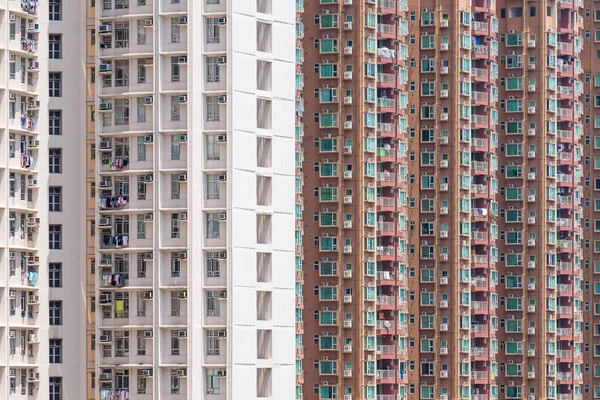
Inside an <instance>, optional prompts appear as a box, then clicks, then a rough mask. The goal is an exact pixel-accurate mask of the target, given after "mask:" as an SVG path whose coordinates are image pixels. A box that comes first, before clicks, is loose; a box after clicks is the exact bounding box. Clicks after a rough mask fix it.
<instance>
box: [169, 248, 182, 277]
mask: <svg viewBox="0 0 600 400" xmlns="http://www.w3.org/2000/svg"><path fill="white" fill-rule="evenodd" d="M175 256H177V257H175ZM180 276H181V260H180V259H179V254H178V253H171V278H179V277H180Z"/></svg>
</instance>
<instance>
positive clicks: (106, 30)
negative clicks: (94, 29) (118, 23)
mask: <svg viewBox="0 0 600 400" xmlns="http://www.w3.org/2000/svg"><path fill="white" fill-rule="evenodd" d="M111 32H112V25H100V26H99V27H98V33H99V34H100V35H102V34H110V33H111Z"/></svg>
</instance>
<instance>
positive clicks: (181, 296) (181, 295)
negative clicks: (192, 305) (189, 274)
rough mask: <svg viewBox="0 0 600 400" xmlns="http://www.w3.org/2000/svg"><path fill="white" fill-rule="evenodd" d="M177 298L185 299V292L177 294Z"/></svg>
mask: <svg viewBox="0 0 600 400" xmlns="http://www.w3.org/2000/svg"><path fill="white" fill-rule="evenodd" d="M177 297H178V298H180V299H187V290H182V291H180V292H177Z"/></svg>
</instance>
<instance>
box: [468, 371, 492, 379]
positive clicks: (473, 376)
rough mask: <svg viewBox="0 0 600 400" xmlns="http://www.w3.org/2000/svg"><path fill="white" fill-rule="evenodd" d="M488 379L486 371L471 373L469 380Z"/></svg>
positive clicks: (488, 375)
mask: <svg viewBox="0 0 600 400" xmlns="http://www.w3.org/2000/svg"><path fill="white" fill-rule="evenodd" d="M489 377H490V373H489V372H488V371H473V372H471V379H473V380H487V379H489Z"/></svg>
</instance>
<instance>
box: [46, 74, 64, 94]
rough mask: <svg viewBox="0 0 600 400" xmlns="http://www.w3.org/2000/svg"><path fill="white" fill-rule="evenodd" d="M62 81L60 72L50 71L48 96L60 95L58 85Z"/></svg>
mask: <svg viewBox="0 0 600 400" xmlns="http://www.w3.org/2000/svg"><path fill="white" fill-rule="evenodd" d="M61 81H62V73H61V72H50V73H49V74H48V89H49V93H50V97H60V96H61V94H60V87H61Z"/></svg>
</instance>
